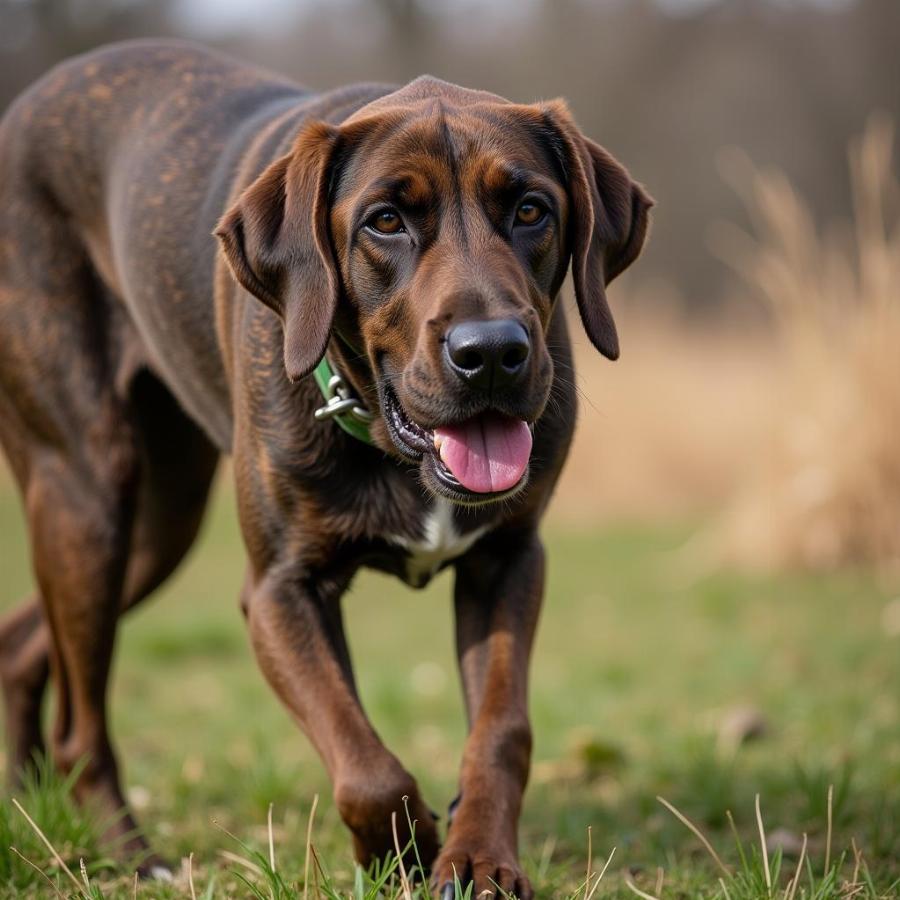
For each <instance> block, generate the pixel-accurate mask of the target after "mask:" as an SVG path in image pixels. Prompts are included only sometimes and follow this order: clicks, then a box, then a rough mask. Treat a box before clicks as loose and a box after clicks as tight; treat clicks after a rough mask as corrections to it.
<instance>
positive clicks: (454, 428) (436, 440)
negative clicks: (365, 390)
mask: <svg viewBox="0 0 900 900" xmlns="http://www.w3.org/2000/svg"><path fill="white" fill-rule="evenodd" d="M383 405H384V417H385V420H386V421H387V424H388V430H389V431H390V433H391V437H392V438H393V440H394V443H395V444H396V445H397V448H398V449H399V450H400V452H401V453H403V454H404V456H407V457H409V458H411V459H415V460H427V461H428V462H429V463H430V464H431V467H432V470H433V473H434V475H435V476H436V477H437V479H438V481H439V482H440V483H441V485H442V487H444V488H445V489H447V490H448V492H449V493H450V494H451V495H453V494H461V495H480V496H481V498H482V499H489V497H490V496H491V495H493V496H494V497H496V496H497V495H503V494H508V493H509V492H510V491H512V490H513V489H514V488H517V487H519V486H520V485H521V484H522V483H523V482H524V480H525V477H526V475H527V472H528V461H529V458H530V457H531V444H532V435H531V426H529V424H528V423H527V422H525V421H524V420H522V419H514V418H511V417H510V416H504V415H502V414H501V413H497V412H490V411H489V412H483V413H480V414H479V415H477V416H473V417H472V418H470V419H466V420H465V421H463V422H457V423H454V424H452V425H443V426H439V427H437V428H434V429H433V430H432V429H427V428H423V427H422V426H421V425H419V424H417V423H416V422H414V421H412V419H410V417H409V416H408V415H407V414H406V412H405V411H404V409H403V407H402V406H401V405H400V402H399V400H398V399H397V396H396V394H395V393H394V391H393V390H392V389H390V388H387V389H386V390H385V391H384V395H383ZM473 499H476V498H475V497H473Z"/></svg>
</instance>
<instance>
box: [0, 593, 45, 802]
mask: <svg viewBox="0 0 900 900" xmlns="http://www.w3.org/2000/svg"><path fill="white" fill-rule="evenodd" d="M47 636H48V635H47V629H46V626H45V624H44V614H43V612H41V604H40V599H39V598H37V597H31V598H29V599H28V600H27V601H25V602H24V603H22V605H21V606H19V607H17V608H16V609H14V610H12V611H11V612H9V613H7V614H6V615H5V616H4V617H3V618H2V619H0V685H2V688H3V701H4V709H5V713H6V744H7V748H8V750H7V757H6V765H7V777H8V779H9V781H10V783H11V784H13V785H17V784H19V779H20V778H21V776H22V774H23V772H24V771H25V769H26V768H27V767H28V766H29V765H30V764H31V763H33V762H34V760H35V759H36V757H37V756H38V755H40V754H41V753H43V752H44V739H43V735H42V734H41V701H42V700H43V696H44V688H45V687H46V685H47V676H48V675H49V673H50V659H49V655H48V642H47Z"/></svg>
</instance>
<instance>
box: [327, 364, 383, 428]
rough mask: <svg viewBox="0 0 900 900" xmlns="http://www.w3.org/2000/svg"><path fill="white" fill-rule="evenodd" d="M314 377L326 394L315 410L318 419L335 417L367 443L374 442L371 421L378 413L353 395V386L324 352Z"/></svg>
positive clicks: (335, 419) (339, 423) (342, 425)
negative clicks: (373, 413) (351, 387)
mask: <svg viewBox="0 0 900 900" xmlns="http://www.w3.org/2000/svg"><path fill="white" fill-rule="evenodd" d="M313 377H314V378H315V379H316V384H318V386H319V390H320V391H321V392H322V396H323V397H324V398H325V405H324V406H320V407H319V408H318V409H317V410H316V411H315V417H316V421H317V422H324V421H326V420H327V419H334V421H335V422H337V424H338V425H340V426H341V428H343V429H344V431H346V432H347V434H349V435H351V436H352V437H355V438H356V439H357V440H358V441H362V442H363V443H364V444H371V443H372V435H371V434H370V433H369V423H370V422H371V421H372V419H374V418H375V416H373V415H372V413H371V412H369V410H368V409H366V407H365V406H363V404H362V403H361V402H360V401H359V399H357V398H356V397H354V396H353V392H352V391H351V389H350V386H349V385H348V384H347V382H346V381H344V379H343V378H342V377H341V376H340V375H339V374H338V373H337V372H336V371H335V370H334V369H333V368H332V367H331V363H330V362H328V357H327V356H323V357H322V359H321V360H320V362H319V364H318V365H317V366H316V367H315V369H313Z"/></svg>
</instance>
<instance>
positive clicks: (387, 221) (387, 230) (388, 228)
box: [366, 209, 406, 234]
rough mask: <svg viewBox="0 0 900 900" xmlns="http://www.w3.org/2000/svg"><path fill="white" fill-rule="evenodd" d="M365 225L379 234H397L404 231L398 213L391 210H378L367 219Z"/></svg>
mask: <svg viewBox="0 0 900 900" xmlns="http://www.w3.org/2000/svg"><path fill="white" fill-rule="evenodd" d="M366 225H367V226H368V227H369V228H371V229H372V230H373V231H377V232H378V233H379V234H398V233H399V232H401V231H405V230H406V229H405V228H404V227H403V220H402V219H401V218H400V215H399V213H397V211H396V210H393V209H380V210H379V211H378V212H377V213H375V214H374V215H373V216H370V217H369V219H368V221H367V222H366Z"/></svg>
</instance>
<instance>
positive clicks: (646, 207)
mask: <svg viewBox="0 0 900 900" xmlns="http://www.w3.org/2000/svg"><path fill="white" fill-rule="evenodd" d="M544 112H545V116H546V122H547V125H548V126H549V127H550V129H551V130H552V132H553V133H554V136H555V138H556V139H555V140H553V144H554V146H555V149H556V151H557V154H558V155H559V157H560V162H561V164H562V167H563V171H564V174H565V177H566V181H567V189H568V192H569V202H570V204H571V208H570V211H569V226H568V227H569V246H570V248H571V251H572V280H573V281H574V284H575V299H576V300H577V302H578V311H579V312H580V314H581V321H582V323H583V324H584V330H585V331H586V332H587V335H588V337H589V338H590V340H591V343H592V344H593V345H594V346H595V347H596V348H597V349H598V350H599V351H600V352H601V353H602V354H603V355H604V356H606V357H607V358H609V359H617V358H618V356H619V337H618V334H617V333H616V324H615V322H614V321H613V317H612V312H611V311H610V308H609V303H608V302H607V300H606V285H608V284H609V283H610V282H611V281H612V280H613V278H615V277H616V276H617V275H619V274H620V273H621V272H623V271H624V270H625V269H627V268H628V266H630V265H631V264H632V263H633V262H634V260H635V259H637V256H638V254H639V253H640V252H641V248H642V247H643V245H644V239H645V238H646V236H647V227H648V224H649V215H648V214H649V212H650V209H651V207H652V206H653V200H652V199H651V198H650V196H649V195H648V194H647V192H646V191H645V190H644V189H643V187H641V185H639V184H638V183H637V182H635V181H632V180H631V177H630V176H629V174H628V172H627V171H626V170H625V167H624V166H622V165H621V164H620V163H619V162H617V161H616V160H615V159H614V158H613V157H612V156H611V155H610V154H609V153H607V151H606V150H604V149H603V148H602V147H601V146H599V145H598V144H595V143H594V142H593V141H591V140H589V139H588V138H586V137H584V135H583V134H582V133H581V132H580V131H579V129H578V127H577V126H576V125H575V122H574V121H573V119H572V116H571V114H570V113H569V111H568V108H567V107H566V105H565V103H563V102H562V101H556V102H554V103H551V104H549V105H548V106H547V107H545V109H544Z"/></svg>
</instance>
